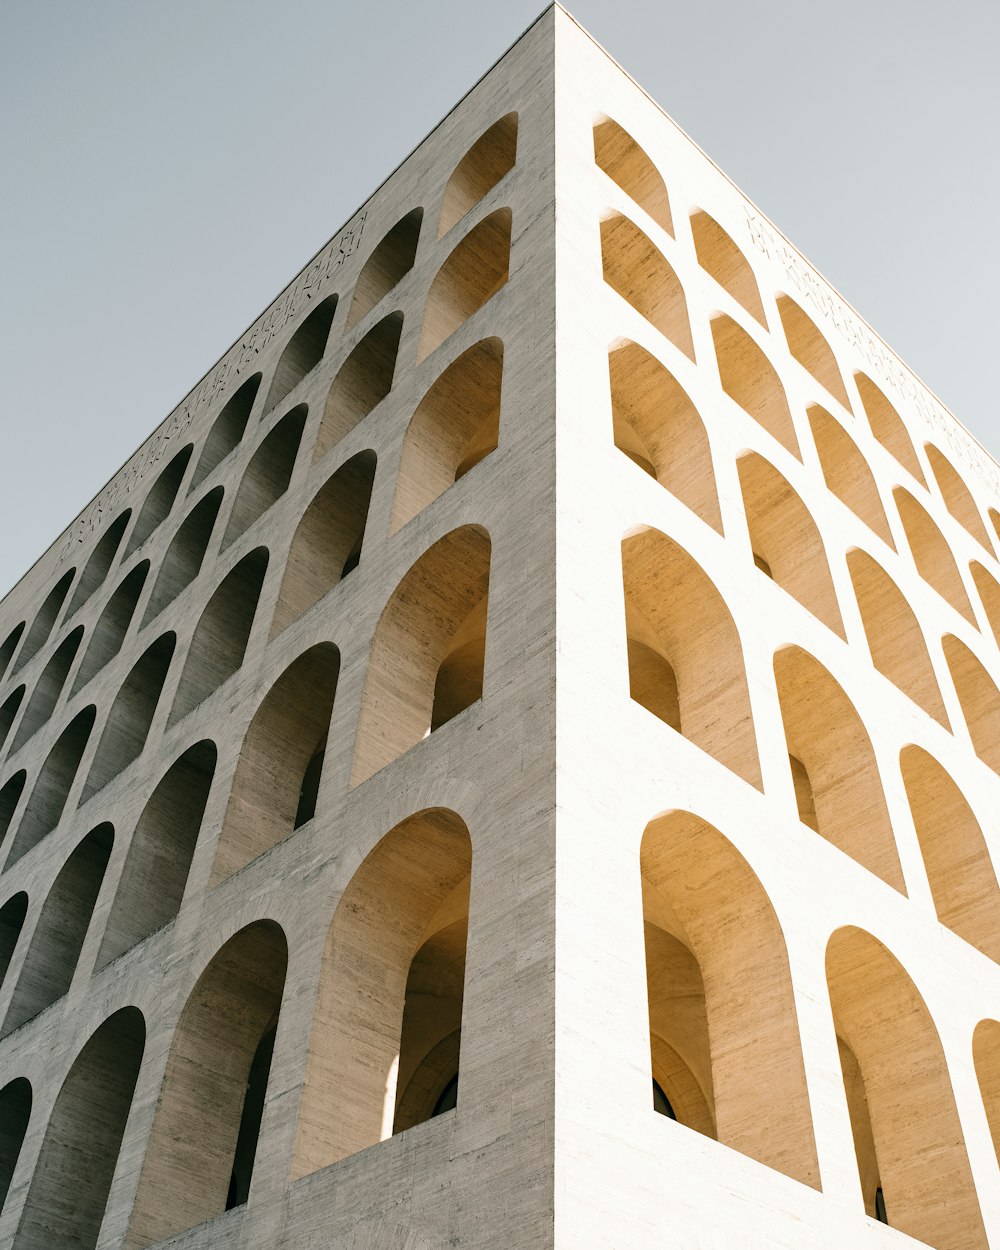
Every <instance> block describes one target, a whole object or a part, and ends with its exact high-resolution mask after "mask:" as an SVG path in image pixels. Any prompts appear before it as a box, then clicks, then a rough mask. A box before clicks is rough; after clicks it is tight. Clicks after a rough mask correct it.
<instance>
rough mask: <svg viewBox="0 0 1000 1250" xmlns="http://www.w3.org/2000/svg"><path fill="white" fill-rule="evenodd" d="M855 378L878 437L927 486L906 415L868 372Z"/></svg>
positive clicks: (872, 426) (912, 474)
mask: <svg viewBox="0 0 1000 1250" xmlns="http://www.w3.org/2000/svg"><path fill="white" fill-rule="evenodd" d="M854 381H855V384H856V385H857V388H858V394H859V395H860V396H861V403H862V404H863V406H864V410H865V416H866V417H867V418H868V424H869V425H870V426H871V431H872V433H873V434H874V435H875V438H876V439H877V441H878V442H879V443H881V444H882V446H883V447H884V448H885V449H886V451H887V452H888V453H889V455H890V456H892V458H893V459H894V460H895V461H896V463H897V464H900V465H902V466H903V468H904V469H905V470H906V471H907V473H909V474H910V475H911V477H914V478H916V480H917V481H918V482H919V483H920V484H921V485H922V486H925V485H926V482H925V481H924V472H923V469H921V467H920V461H919V460H918V459H917V453H916V451H915V450H914V447H913V441H912V439H911V438H910V435H909V433H908V432H907V429H906V425H905V423H904V421H903V418H902V417H901V416H900V415H899V413H898V412H897V411H896V409H895V408H894V407H893V406H892V404H890V403H889V400H888V399H887V398H886V396H885V394H884V393H883V392H882V391H881V390H879V388H878V387H877V386H876V385H875V383H874V382H873V381H872V380H871V378H870V377H868V376H867V375H866V374H864V373H855V374H854Z"/></svg>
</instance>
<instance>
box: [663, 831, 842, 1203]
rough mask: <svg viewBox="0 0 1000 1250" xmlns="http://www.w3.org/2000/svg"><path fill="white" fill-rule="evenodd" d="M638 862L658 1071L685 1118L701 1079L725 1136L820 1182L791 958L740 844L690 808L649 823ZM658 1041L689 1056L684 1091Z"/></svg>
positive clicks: (677, 1053) (732, 1144)
mask: <svg viewBox="0 0 1000 1250" xmlns="http://www.w3.org/2000/svg"><path fill="white" fill-rule="evenodd" d="M640 868H641V873H642V886H643V915H644V920H645V926H646V969H647V983H648V988H649V1014H650V1031H651V1036H652V1038H653V1046H652V1051H653V1061H654V1078H656V1079H659V1078H658V1076H657V1072H659V1075H660V1076H664V1077H666V1079H668V1081H669V1083H670V1086H671V1092H673V1093H674V1094H675V1096H677V1097H678V1102H677V1103H676V1104H674V1100H673V1099H671V1103H672V1105H674V1107H675V1111H679V1112H680V1114H679V1115H678V1118H679V1119H681V1120H682V1122H684V1120H685V1115H686V1114H687V1115H690V1111H687V1112H685V1109H686V1108H688V1107H693V1106H696V1103H697V1100H696V1099H692V1098H691V1092H693V1089H692V1085H693V1088H694V1089H697V1090H698V1091H699V1092H700V1093H701V1095H702V1097H703V1099H704V1101H705V1103H707V1105H708V1107H709V1110H710V1112H711V1113H712V1117H713V1118H714V1120H715V1122H716V1125H717V1132H718V1139H719V1141H721V1142H723V1143H724V1144H726V1145H728V1146H730V1147H732V1148H733V1149H734V1150H739V1151H741V1152H742V1153H743V1154H746V1155H749V1156H750V1157H751V1158H754V1159H757V1160H758V1161H759V1162H761V1163H765V1164H767V1165H768V1166H769V1167H773V1168H776V1169H777V1170H778V1171H780V1172H784V1173H785V1174H786V1175H787V1176H791V1177H793V1178H794V1179H796V1180H799V1181H802V1182H803V1183H804V1184H807V1185H812V1186H813V1187H814V1188H816V1189H818V1188H819V1165H818V1161H817V1157H816V1146H815V1141H814V1138H813V1130H812V1119H811V1115H810V1110H809V1099H808V1094H807V1090H806V1079H805V1068H804V1065H803V1061H802V1049H801V1041H800V1038H799V1029H798V1019H797V1015H796V1009H795V1000H794V993H793V989H792V984H791V974H790V972H789V967H788V955H787V952H786V949H785V942H784V937H783V935H782V932H781V926H780V924H779V922H778V918H777V916H776V915H775V912H774V908H773V907H772V905H771V902H770V900H769V898H768V896H767V893H766V891H765V890H764V887H763V886H762V885H761V883H760V881H759V880H758V879H757V877H756V875H755V874H754V872H753V870H752V869H751V867H750V865H749V864H748V863H747V861H746V860H745V859H744V858H743V856H742V855H740V853H739V852H738V851H737V850H736V848H735V847H734V846H733V845H732V843H731V842H730V841H729V840H728V839H727V838H725V837H724V836H723V835H722V834H721V833H720V832H719V831H718V830H717V829H715V828H713V827H712V826H711V825H709V824H707V823H706V822H705V821H704V820H702V819H700V818H699V817H697V816H695V815H692V814H691V813H690V812H676V811H675V812H670V813H668V814H666V815H663V816H658V817H657V818H656V819H655V820H652V821H651V822H650V823H649V824H648V825H647V826H646V830H645V832H644V834H643V838H642V845H641V849H640ZM657 1040H659V1042H660V1043H661V1044H663V1043H665V1044H666V1045H667V1046H668V1047H669V1048H670V1050H671V1051H672V1052H673V1055H674V1056H675V1057H676V1058H678V1059H681V1061H682V1063H683V1067H684V1068H685V1069H686V1071H687V1074H688V1077H687V1087H688V1089H687V1090H685V1082H684V1081H683V1080H678V1079H676V1078H674V1079H671V1077H670V1069H669V1066H668V1063H667V1062H666V1060H667V1059H669V1056H664V1054H663V1052H662V1051H660V1052H659V1054H658V1053H657V1051H658V1048H657V1045H656V1042H657ZM657 1059H659V1061H660V1062H659V1064H658V1063H657ZM684 1060H686V1062H684ZM771 1074H774V1077H775V1079H777V1080H778V1081H779V1082H780V1088H781V1097H780V1098H776V1097H775V1085H774V1080H772V1079H771ZM778 1074H780V1076H779V1075H778ZM660 1083H661V1085H662V1082H660ZM688 1091H690V1092H688ZM685 1094H686V1097H685ZM689 1124H690V1127H696V1125H695V1124H693V1123H690V1122H689Z"/></svg>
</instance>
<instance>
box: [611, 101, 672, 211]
mask: <svg viewBox="0 0 1000 1250" xmlns="http://www.w3.org/2000/svg"><path fill="white" fill-rule="evenodd" d="M594 161H595V162H596V164H597V165H598V167H599V168H600V169H603V170H604V172H605V173H606V174H607V175H608V177H609V178H610V179H611V180H612V182H616V183H617V184H618V185H619V186H620V187H621V189H622V190H623V191H624V192H625V194H626V195H627V196H628V197H629V199H630V200H634V201H635V203H636V204H638V205H639V207H640V208H642V209H644V210H645V211H646V212H647V213H648V214H649V216H650V217H652V219H653V220H654V221H655V222H656V224H657V225H658V226H661V227H662V228H663V229H664V230H666V232H667V234H669V235H672V234H673V233H674V223H673V220H672V219H671V216H670V197H669V196H668V195H667V188H666V186H665V184H664V182H663V179H662V177H661V176H660V171H659V170H658V169H657V168H656V166H655V165H654V164H653V162H652V161H651V160H650V158H649V155H648V154H647V153H646V152H645V151H644V150H643V149H642V148H641V147H640V146H639V145H638V143H636V141H635V140H634V139H633V138H632V136H631V135H630V134H629V133H628V131H627V130H625V129H624V128H623V127H622V126H619V125H618V123H617V122H616V121H613V120H612V119H611V118H610V117H605V116H603V115H602V116H600V117H598V118H597V120H596V122H595V123H594Z"/></svg>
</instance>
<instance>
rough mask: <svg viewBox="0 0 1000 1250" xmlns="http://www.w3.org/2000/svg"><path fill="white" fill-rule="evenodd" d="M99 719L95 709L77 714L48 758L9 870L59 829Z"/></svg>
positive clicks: (16, 839)
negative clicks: (58, 826) (54, 830)
mask: <svg viewBox="0 0 1000 1250" xmlns="http://www.w3.org/2000/svg"><path fill="white" fill-rule="evenodd" d="M96 715H97V709H96V708H95V707H93V706H90V707H85V708H84V709H83V710H82V711H81V712H77V714H76V716H74V717H73V719H72V720H71V721H70V723H69V724H68V725H67V726H66V728H65V729H64V730H63V731H62V733H61V734H60V735H59V737H58V738H57V739H56V742H55V745H54V746H53V747H52V749H51V750H50V751H49V753H48V755H47V756H46V757H45V763H44V764H43V765H42V767H41V768H40V769H39V772H38V779H37V780H36V782H35V786H34V789H33V790H32V791H31V798H29V799H28V802H27V804H26V805H25V808H24V814H23V815H22V817H21V823H20V824H19V825H18V828H17V834H16V835H15V837H14V844H13V846H11V848H10V855H9V856H8V859H7V867H8V868H9V867H10V865H11V864H13V863H15V862H16V861H17V860H19V859H20V858H21V856H22V855H24V854H26V853H27V852H28V851H30V850H31V849H32V847H34V846H37V845H38V843H39V842H41V840H42V838H44V837H45V835H46V834H47V833H50V832H51V831H52V830H53V829H54V828H55V827H56V825H58V823H59V821H60V819H61V818H62V814H63V808H64V807H65V806H66V799H67V798H68V797H69V792H70V788H71V787H72V785H73V782H74V780H75V779H76V773H77V769H78V768H79V767H80V760H81V759H82V757H83V753H84V751H85V750H86V749H87V742H88V741H89V739H90V731H91V730H92V729H93V728H94V719H95V717H96Z"/></svg>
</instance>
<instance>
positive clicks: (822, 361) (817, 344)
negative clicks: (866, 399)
mask: <svg viewBox="0 0 1000 1250" xmlns="http://www.w3.org/2000/svg"><path fill="white" fill-rule="evenodd" d="M778 315H779V316H780V317H781V326H782V329H783V330H784V331H785V339H786V340H787V342H788V350H789V351H790V352H791V353H792V355H793V357H794V358H795V359H796V360H797V361H798V362H799V364H800V365H801V366H802V368H803V369H805V371H806V372H807V373H809V374H811V375H812V377H814V378H815V379H816V381H817V382H818V383H819V384H820V386H822V387H824V388H825V389H826V390H827V391H828V392H829V393H830V394H831V395H832V396H833V397H834V399H835V400H837V402H838V403H840V404H843V406H844V407H845V408H846V409H847V411H848V412H850V411H852V409H851V401H850V400H849V399H848V397H847V388H846V387H845V386H844V378H843V375H842V374H841V372H840V366H839V365H838V364H837V357H836V356H835V355H834V354H833V348H832V347H831V346H830V344H829V343H828V342H827V341H826V339H825V338H824V337H823V334H822V332H821V331H820V328H819V326H818V325H817V324H816V322H815V321H813V319H812V317H810V316H809V314H808V313H807V312H806V310H805V309H804V308H803V307H802V306H801V305H800V304H798V303H797V302H796V301H795V300H793V299H792V297H791V296H790V295H779V296H778Z"/></svg>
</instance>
